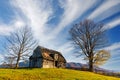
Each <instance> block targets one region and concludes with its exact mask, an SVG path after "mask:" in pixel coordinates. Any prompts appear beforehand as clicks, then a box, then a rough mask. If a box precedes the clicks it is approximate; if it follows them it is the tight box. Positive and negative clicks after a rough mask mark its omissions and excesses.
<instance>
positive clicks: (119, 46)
mask: <svg viewBox="0 0 120 80" xmlns="http://www.w3.org/2000/svg"><path fill="white" fill-rule="evenodd" d="M104 49H105V50H109V51H114V50H116V49H120V42H116V43H113V44H112V45H110V46H107V47H105V48H104Z"/></svg>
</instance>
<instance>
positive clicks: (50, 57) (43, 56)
mask: <svg viewBox="0 0 120 80" xmlns="http://www.w3.org/2000/svg"><path fill="white" fill-rule="evenodd" d="M65 64H66V60H65V58H64V57H63V56H62V54H61V53H60V52H58V51H54V50H51V49H47V48H44V47H41V46H38V47H37V48H36V49H35V50H34V52H33V54H32V56H30V58H29V67H31V68H35V67H37V68H65Z"/></svg>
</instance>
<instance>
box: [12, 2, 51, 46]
mask: <svg viewBox="0 0 120 80" xmlns="http://www.w3.org/2000/svg"><path fill="white" fill-rule="evenodd" d="M11 4H12V5H14V9H15V11H18V12H21V13H18V14H23V15H22V16H24V17H25V18H27V19H26V20H27V21H26V22H27V23H26V24H27V25H29V26H31V27H32V29H33V33H34V34H35V37H36V38H37V39H38V40H39V42H40V44H41V45H43V46H48V45H46V44H47V42H50V41H49V37H50V36H47V35H48V34H49V33H48V31H47V30H48V29H49V28H48V27H47V26H46V24H47V22H48V21H49V20H50V18H51V16H52V14H53V9H52V5H51V1H50V0H40V1H38V0H24V1H21V0H13V1H12V2H11Z"/></svg>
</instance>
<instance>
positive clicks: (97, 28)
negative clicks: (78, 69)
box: [70, 20, 106, 71]
mask: <svg viewBox="0 0 120 80" xmlns="http://www.w3.org/2000/svg"><path fill="white" fill-rule="evenodd" d="M70 35H71V40H72V41H73V42H74V43H75V46H76V48H79V49H81V51H82V53H81V54H82V55H83V56H85V57H87V58H88V61H89V71H93V60H94V56H95V54H96V50H97V49H99V48H101V47H103V46H105V43H106V38H105V31H104V30H103V24H101V23H95V22H93V21H91V20H84V21H82V22H80V23H78V24H75V25H74V26H73V27H72V28H71V30H70Z"/></svg>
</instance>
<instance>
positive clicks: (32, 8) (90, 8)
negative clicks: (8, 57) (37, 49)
mask: <svg viewBox="0 0 120 80" xmlns="http://www.w3.org/2000/svg"><path fill="white" fill-rule="evenodd" d="M85 19H90V20H93V21H95V22H100V23H104V24H105V26H104V29H105V30H106V32H107V37H108V40H109V41H108V44H109V45H108V46H106V47H104V49H105V50H108V51H109V52H110V53H111V58H110V59H109V60H108V61H107V63H105V64H104V65H103V66H101V67H102V68H105V69H110V70H120V64H119V63H120V0H0V44H1V45H0V61H2V60H3V55H5V53H4V52H3V50H2V48H3V45H4V41H5V40H4V37H5V36H10V33H11V32H14V31H15V30H17V29H19V28H21V27H23V26H29V27H31V28H32V32H33V34H34V37H35V39H37V40H38V41H39V45H40V46H43V47H46V48H49V49H54V50H57V51H60V52H61V53H62V54H63V56H64V57H65V58H66V60H67V62H80V63H85V61H84V60H83V59H82V58H80V57H76V54H75V53H74V46H73V45H72V44H71V43H72V42H71V41H70V40H69V38H70V35H69V30H70V29H71V27H72V26H73V25H74V24H76V23H78V22H80V21H83V20H85Z"/></svg>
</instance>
